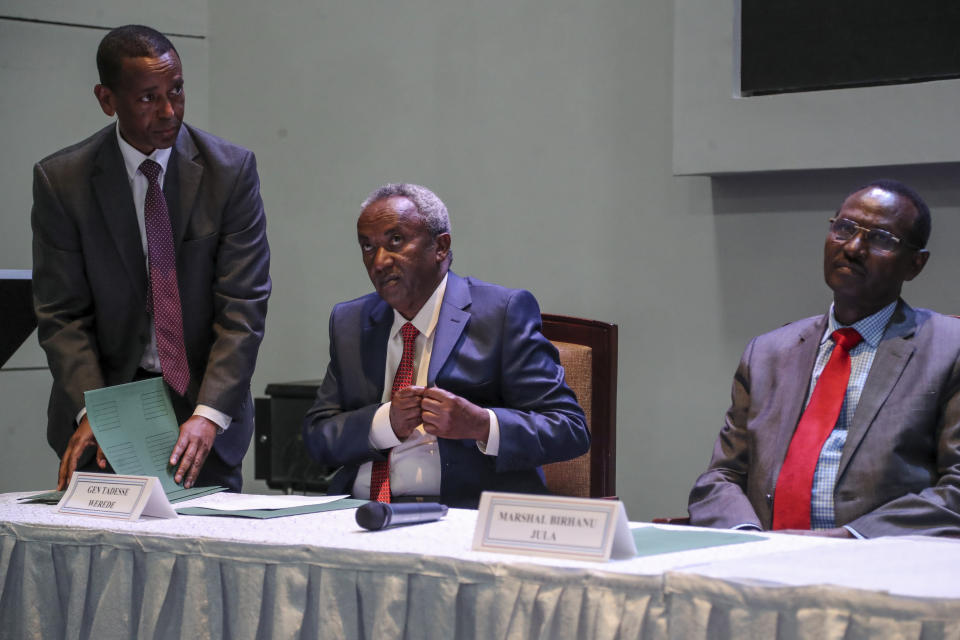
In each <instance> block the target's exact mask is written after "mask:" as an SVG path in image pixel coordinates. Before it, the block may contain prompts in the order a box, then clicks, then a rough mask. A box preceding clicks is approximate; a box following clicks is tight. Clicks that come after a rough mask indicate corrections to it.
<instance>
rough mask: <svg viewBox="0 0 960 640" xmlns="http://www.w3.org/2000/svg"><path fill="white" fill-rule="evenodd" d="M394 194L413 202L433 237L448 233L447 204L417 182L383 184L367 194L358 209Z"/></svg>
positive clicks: (448, 217) (448, 216)
mask: <svg viewBox="0 0 960 640" xmlns="http://www.w3.org/2000/svg"><path fill="white" fill-rule="evenodd" d="M395 196H402V197H404V198H407V199H408V200H410V202H412V203H413V206H415V207H416V208H417V213H419V214H420V217H421V218H423V221H424V223H425V224H426V225H427V229H429V230H430V233H431V234H432V235H433V237H434V238H436V237H437V236H439V235H440V234H441V233H450V215H449V214H448V213H447V205H445V204H443V200H441V199H440V198H439V197H438V196H437V194H435V193H434V192H433V191H430V189H427V188H426V187H421V186H420V185H418V184H410V183H407V182H391V183H390V184H385V185H383V186H382V187H380V188H378V189H376V190H374V191H373V192H372V193H371V194H370V195H368V196H367V199H366V200H364V201H363V204H362V205H360V210H361V211H363V210H364V209H366V208H367V207H369V206H370V205H371V204H373V203H374V202H376V201H377V200H383V199H384V198H392V197H395Z"/></svg>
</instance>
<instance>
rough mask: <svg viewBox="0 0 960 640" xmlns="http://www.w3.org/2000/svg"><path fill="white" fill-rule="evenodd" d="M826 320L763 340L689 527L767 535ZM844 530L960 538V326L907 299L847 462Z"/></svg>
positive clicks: (874, 371)
mask: <svg viewBox="0 0 960 640" xmlns="http://www.w3.org/2000/svg"><path fill="white" fill-rule="evenodd" d="M826 322H827V317H826V316H818V317H813V318H807V319H805V320H800V321H798V322H794V323H791V324H788V325H786V326H784V327H781V328H780V329H777V330H776V331H772V332H770V333H767V334H764V335H762V336H759V337H757V338H754V339H753V340H752V341H751V342H750V344H749V345H748V346H747V349H746V351H745V352H744V354H743V358H742V359H741V361H740V366H739V368H738V369H737V373H736V375H735V376H734V381H733V391H732V400H733V404H732V406H731V407H730V409H729V410H728V411H727V415H726V424H725V425H724V427H723V429H722V430H721V432H720V436H719V437H718V438H717V442H716V445H715V447H714V451H713V458H712V460H711V461H710V468H709V470H708V471H707V472H706V473H704V474H703V475H701V476H700V478H699V479H698V480H697V482H696V484H695V485H694V487H693V490H692V491H691V492H690V505H689V510H690V518H691V523H692V524H696V525H701V526H712V527H732V526H736V525H739V524H745V523H751V524H755V525H758V526H760V527H762V528H763V529H769V528H770V526H771V522H772V518H773V516H772V513H773V511H772V507H773V495H774V487H775V486H776V482H777V476H778V474H779V472H780V467H781V465H782V464H783V459H784V457H785V456H786V452H787V448H788V446H789V444H790V439H791V438H792V436H793V432H794V429H795V428H796V426H797V422H798V421H799V419H800V414H801V412H802V409H803V402H804V399H805V397H806V394H807V388H808V386H809V384H810V376H811V374H812V372H813V366H814V361H815V359H816V355H817V348H818V345H819V342H820V337H821V336H822V335H823V332H824V330H825V328H826ZM834 503H835V512H836V523H837V526H842V525H850V526H851V527H853V528H854V529H856V530H857V531H858V532H859V533H861V534H862V535H864V536H866V537H876V536H882V535H901V534H925V535H954V536H955V535H960V320H958V319H956V318H951V317H947V316H942V315H940V314H937V313H933V312H932V311H928V310H926V309H912V308H911V307H910V306H909V305H907V304H906V303H905V302H903V301H900V303H899V305H898V307H897V309H896V311H895V312H894V315H893V318H892V319H891V320H890V324H889V326H888V327H887V329H886V331H885V332H884V335H883V339H882V340H881V342H880V345H879V347H878V349H877V354H876V358H875V359H874V361H873V366H872V368H871V369H870V373H869V375H868V377H867V381H866V383H865V385H864V388H863V393H862V395H861V396H860V403H859V405H858V406H857V409H856V412H855V413H854V416H853V422H852V424H851V425H850V432H849V434H848V436H847V442H846V445H845V446H844V449H843V454H842V457H841V460H840V469H839V471H838V475H837V483H836V487H835V489H834Z"/></svg>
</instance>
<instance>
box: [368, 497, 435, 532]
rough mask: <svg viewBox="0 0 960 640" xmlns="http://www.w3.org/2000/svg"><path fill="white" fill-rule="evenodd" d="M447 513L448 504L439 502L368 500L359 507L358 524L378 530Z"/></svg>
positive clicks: (414, 522) (431, 519)
mask: <svg viewBox="0 0 960 640" xmlns="http://www.w3.org/2000/svg"><path fill="white" fill-rule="evenodd" d="M445 515H447V505H445V504H440V503H439V502H398V503H396V504H386V503H384V502H368V503H367V504H365V505H363V506H362V507H360V508H359V509H357V524H358V525H360V526H361V527H363V528H364V529H370V530H371V531H376V530H378V529H385V528H386V527H390V526H394V525H398V524H416V523H418V522H432V521H434V520H439V519H440V518H442V517H443V516H445Z"/></svg>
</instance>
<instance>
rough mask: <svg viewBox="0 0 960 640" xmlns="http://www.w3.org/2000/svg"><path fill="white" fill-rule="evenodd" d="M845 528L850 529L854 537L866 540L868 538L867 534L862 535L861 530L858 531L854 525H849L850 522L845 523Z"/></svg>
mask: <svg viewBox="0 0 960 640" xmlns="http://www.w3.org/2000/svg"><path fill="white" fill-rule="evenodd" d="M843 528H844V529H846V530H847V531H849V532H850V535H852V536H853V537H854V538H856V539H857V540H866V539H867V538H866V536H862V535H860V532H859V531H857V530H856V529H854V528H853V527H851V526H850V525H848V524H847V525H844V526H843Z"/></svg>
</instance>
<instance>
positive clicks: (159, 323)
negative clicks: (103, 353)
mask: <svg viewBox="0 0 960 640" xmlns="http://www.w3.org/2000/svg"><path fill="white" fill-rule="evenodd" d="M140 172H141V173H142V174H143V175H144V176H146V178H147V183H148V186H147V197H146V199H145V200H144V201H143V218H144V227H145V229H146V232H147V256H148V258H149V261H150V301H151V306H152V309H153V327H154V330H155V331H156V334H157V353H158V354H159V356H160V370H161V371H163V379H164V380H165V381H166V382H167V384H169V385H170V387H171V388H172V389H173V390H174V391H176V392H177V393H179V394H180V395H184V394H186V392H187V386H188V385H189V384H190V367H189V365H188V364H187V352H186V348H185V347H184V344H183V315H182V313H181V308H180V288H179V287H178V286H177V265H176V258H175V256H174V254H173V232H172V231H171V230H170V214H169V213H168V212H167V201H166V199H165V198H164V196H163V190H162V189H160V181H159V177H160V165H159V164H157V163H156V162H154V161H153V160H150V159H147V160H144V161H143V163H142V164H141V165H140Z"/></svg>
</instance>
